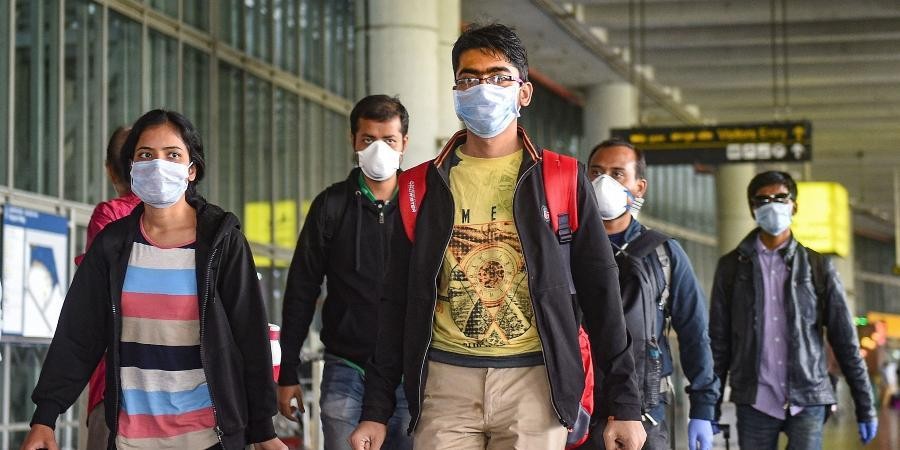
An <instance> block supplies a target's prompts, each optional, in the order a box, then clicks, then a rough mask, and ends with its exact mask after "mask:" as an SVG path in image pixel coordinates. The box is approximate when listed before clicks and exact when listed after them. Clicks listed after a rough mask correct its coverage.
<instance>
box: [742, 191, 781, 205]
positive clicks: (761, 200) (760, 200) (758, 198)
mask: <svg viewBox="0 0 900 450" xmlns="http://www.w3.org/2000/svg"><path fill="white" fill-rule="evenodd" d="M750 201H751V202H752V203H753V205H754V206H762V205H766V204H769V203H772V202H775V203H788V202H790V201H791V194H789V193H787V192H781V193H778V194H770V195H754V196H753V197H752V198H751V199H750Z"/></svg>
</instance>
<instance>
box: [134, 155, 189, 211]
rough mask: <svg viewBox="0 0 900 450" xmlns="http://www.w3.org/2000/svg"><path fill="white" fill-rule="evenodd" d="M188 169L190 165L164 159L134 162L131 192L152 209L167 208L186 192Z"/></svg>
mask: <svg viewBox="0 0 900 450" xmlns="http://www.w3.org/2000/svg"><path fill="white" fill-rule="evenodd" d="M191 164H193V163H191ZM189 168H190V165H187V166H186V165H184V164H178V163H176V162H172V161H166V160H164V159H154V160H152V161H137V162H134V163H132V164H131V191H132V192H134V194H135V195H137V196H138V198H140V199H141V201H143V202H144V203H146V204H148V205H150V206H152V207H154V208H168V207H170V206H172V205H174V204H175V203H177V202H178V200H180V199H181V197H182V196H183V195H184V191H186V190H187V187H188V176H189V170H188V169H189Z"/></svg>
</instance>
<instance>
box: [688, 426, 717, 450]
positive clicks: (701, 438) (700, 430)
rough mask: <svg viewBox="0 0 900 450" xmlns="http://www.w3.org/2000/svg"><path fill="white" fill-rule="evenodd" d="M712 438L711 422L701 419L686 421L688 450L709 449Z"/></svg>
mask: <svg viewBox="0 0 900 450" xmlns="http://www.w3.org/2000/svg"><path fill="white" fill-rule="evenodd" d="M712 440H713V427H712V422H710V421H708V420H703V419H691V420H690V421H688V450H711V449H712Z"/></svg>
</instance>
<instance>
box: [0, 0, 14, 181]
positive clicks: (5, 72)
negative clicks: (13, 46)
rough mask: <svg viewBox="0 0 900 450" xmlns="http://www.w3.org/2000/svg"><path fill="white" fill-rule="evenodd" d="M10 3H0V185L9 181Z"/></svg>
mask: <svg viewBox="0 0 900 450" xmlns="http://www.w3.org/2000/svg"><path fill="white" fill-rule="evenodd" d="M11 6H12V2H3V3H0V99H2V100H0V102H2V104H0V185H6V184H8V183H9V181H8V180H7V178H6V175H7V172H8V170H7V161H9V154H8V152H9V144H8V139H9V100H8V99H9V98H10V97H9V96H10V95H11V94H12V92H13V91H12V86H10V84H9V31H10V30H9V8H10V7H11Z"/></svg>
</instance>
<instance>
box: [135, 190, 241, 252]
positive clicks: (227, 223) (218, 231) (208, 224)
mask: <svg viewBox="0 0 900 450" xmlns="http://www.w3.org/2000/svg"><path fill="white" fill-rule="evenodd" d="M188 204H189V205H191V207H192V208H194V210H195V211H196V214H197V243H198V244H204V243H209V244H210V246H211V247H215V246H216V244H218V243H219V241H220V240H222V239H223V238H224V237H225V236H226V235H227V234H228V233H229V232H230V231H231V230H234V229H240V228H241V224H240V221H239V220H238V218H237V216H235V215H234V214H232V213H230V212H227V211H224V210H223V209H222V208H220V207H218V206H216V205H213V204H212V203H209V202H207V201H206V199H205V198H203V197H202V196H200V195H199V194H196V195H194V196H193V197H191V198H190V199H189V200H188ZM142 214H144V203H143V202H141V203H138V205H137V206H135V207H134V210H133V211H132V212H131V215H130V219H129V220H131V221H132V223H133V224H134V225H135V227H136V226H137V221H139V220H140V218H141V215H142Z"/></svg>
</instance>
